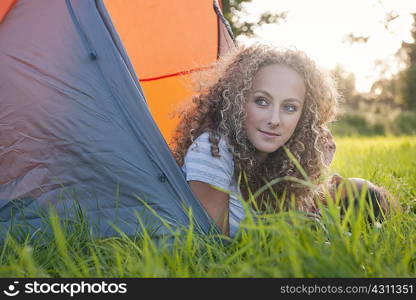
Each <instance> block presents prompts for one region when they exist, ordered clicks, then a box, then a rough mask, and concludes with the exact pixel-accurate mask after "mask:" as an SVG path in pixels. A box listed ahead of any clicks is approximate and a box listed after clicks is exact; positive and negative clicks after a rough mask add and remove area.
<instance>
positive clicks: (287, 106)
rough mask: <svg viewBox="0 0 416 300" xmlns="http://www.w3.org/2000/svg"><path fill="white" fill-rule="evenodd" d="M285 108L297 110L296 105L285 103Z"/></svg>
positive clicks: (289, 110)
mask: <svg viewBox="0 0 416 300" xmlns="http://www.w3.org/2000/svg"><path fill="white" fill-rule="evenodd" d="M284 108H285V110H286V111H288V112H295V111H297V110H298V108H297V107H296V105H285V107H284Z"/></svg>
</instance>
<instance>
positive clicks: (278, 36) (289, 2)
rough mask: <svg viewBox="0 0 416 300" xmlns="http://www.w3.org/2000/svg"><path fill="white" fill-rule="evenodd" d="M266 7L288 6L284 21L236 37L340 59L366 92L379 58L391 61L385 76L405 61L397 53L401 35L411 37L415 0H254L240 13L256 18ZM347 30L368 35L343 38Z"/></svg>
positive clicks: (327, 62)
mask: <svg viewBox="0 0 416 300" xmlns="http://www.w3.org/2000/svg"><path fill="white" fill-rule="evenodd" d="M267 11H269V12H283V11H287V12H288V14H287V18H286V22H283V23H280V24H268V25H263V26H261V27H259V28H257V29H256V30H255V34H256V36H257V37H254V38H250V39H247V38H244V37H242V38H239V41H240V42H242V43H244V44H250V43H252V42H254V41H262V42H265V43H269V44H272V45H275V46H277V47H290V48H296V49H300V50H303V51H305V52H306V53H307V54H308V55H309V56H310V57H312V58H313V59H314V60H315V61H316V62H317V64H318V65H320V66H322V67H324V68H326V69H333V68H334V67H335V66H336V65H340V66H341V67H342V68H343V69H345V70H346V71H348V72H352V73H354V75H355V78H356V89H357V90H358V91H359V92H368V91H369V90H370V88H371V85H372V83H373V82H374V81H375V80H376V79H377V78H379V77H380V69H379V68H378V67H376V62H377V61H378V60H380V61H383V62H385V63H387V64H388V65H389V71H388V72H387V73H385V74H386V75H385V76H386V77H387V78H388V77H389V76H391V75H392V74H394V73H397V72H398V70H400V68H402V67H403V66H401V65H399V64H398V63H397V59H396V58H395V53H396V52H397V50H398V49H399V48H400V46H401V43H402V41H406V42H412V41H413V40H412V37H411V34H410V28H411V26H412V23H413V18H412V16H411V13H412V12H416V0H252V2H251V3H248V4H247V5H246V6H245V12H246V13H244V14H242V16H241V17H242V20H244V21H245V20H247V21H254V20H256V18H258V16H259V15H260V14H261V13H263V12H267ZM389 11H394V12H395V13H397V15H398V17H397V18H396V19H394V20H393V21H392V22H390V25H389V27H388V30H386V28H385V26H384V20H385V17H386V12H389ZM350 33H353V34H354V35H357V36H369V39H368V41H367V43H359V44H350V43H348V42H345V37H346V36H347V35H348V34H350Z"/></svg>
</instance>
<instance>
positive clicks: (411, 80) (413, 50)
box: [402, 13, 416, 110]
mask: <svg viewBox="0 0 416 300" xmlns="http://www.w3.org/2000/svg"><path fill="white" fill-rule="evenodd" d="M412 16H413V19H414V22H413V28H412V31H411V32H412V37H413V43H403V45H402V47H403V48H404V49H405V51H406V53H407V56H408V67H407V69H406V70H405V73H404V78H405V82H404V87H403V90H402V95H403V101H404V103H405V105H406V108H408V109H412V110H416V13H414V14H412Z"/></svg>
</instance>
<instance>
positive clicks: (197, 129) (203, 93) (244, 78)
mask: <svg viewBox="0 0 416 300" xmlns="http://www.w3.org/2000/svg"><path fill="white" fill-rule="evenodd" d="M272 64H278V65H283V66H287V67H289V68H291V69H293V70H294V71H296V72H297V73H298V74H299V75H300V76H301V77H302V78H303V80H304V84H305V87H306V93H305V102H304V107H303V111H302V114H301V117H300V119H299V122H298V124H297V127H296V129H295V131H294V133H293V135H292V137H291V138H290V139H289V140H288V142H287V143H286V144H285V147H286V148H287V150H289V151H290V152H291V153H292V154H293V156H294V157H295V158H296V160H297V161H298V162H299V164H300V166H301V167H302V168H303V170H304V171H305V172H306V173H307V175H308V177H309V180H311V181H313V182H317V180H318V179H319V178H320V176H321V173H322V172H323V171H324V169H325V164H324V159H323V151H324V145H325V143H326V140H325V137H324V136H323V135H322V134H321V133H322V129H323V128H325V126H326V124H327V123H328V122H330V121H332V120H333V119H334V117H335V114H336V109H337V106H338V93H337V90H336V88H335V86H334V82H333V80H332V79H331V78H330V77H329V75H328V74H327V73H325V72H322V71H321V70H320V69H318V68H317V66H316V65H315V63H314V62H313V61H312V60H310V59H309V58H308V57H307V56H306V55H305V54H304V53H303V52H301V51H297V50H282V51H280V50H277V49H275V48H273V47H270V46H266V45H261V44H256V45H253V46H249V47H239V48H237V49H236V50H235V51H234V52H233V53H231V54H230V55H228V56H227V57H224V58H222V59H220V60H219V61H218V62H217V63H216V65H214V67H213V68H212V69H210V70H209V71H206V72H205V73H204V74H202V75H201V74H199V75H198V76H199V78H198V81H199V89H198V91H197V94H196V95H195V96H194V98H193V99H192V100H193V101H192V102H193V105H192V106H191V107H190V108H189V109H187V110H186V111H185V112H183V114H182V115H181V120H180V122H179V125H178V127H177V128H176V131H175V133H174V136H173V138H172V143H171V144H172V146H173V154H174V156H175V158H176V160H177V162H178V164H179V165H183V162H184V156H185V154H186V152H187V150H188V148H189V147H190V145H191V144H192V142H193V141H194V140H195V139H196V138H197V137H198V136H199V135H201V134H202V133H203V132H208V133H209V141H210V143H211V154H212V156H214V157H218V156H220V155H221V154H220V153H219V148H218V143H219V140H220V139H221V138H224V137H225V138H226V140H227V144H228V149H229V151H230V153H231V154H232V155H233V160H234V174H236V178H241V174H244V176H245V178H246V180H240V182H239V185H240V189H241V191H242V194H243V197H244V199H246V200H247V198H248V195H249V194H250V193H251V192H255V191H257V190H258V189H260V188H261V187H262V186H264V185H265V184H266V183H267V182H270V181H272V180H273V179H276V178H282V177H285V176H290V177H294V178H298V179H305V178H304V177H303V176H302V172H301V171H300V170H299V169H298V168H297V167H296V163H294V161H293V159H292V160H291V159H290V157H289V156H288V154H287V153H286V151H285V150H284V149H283V147H280V148H279V149H277V150H276V151H275V152H273V153H271V154H269V155H268V157H267V159H266V160H265V161H264V162H262V163H260V162H259V161H258V160H257V159H256V155H255V154H256V149H255V148H254V146H253V145H252V144H251V142H250V141H249V139H248V137H247V134H246V131H245V118H246V111H245V105H246V99H247V97H248V95H249V92H250V89H251V87H252V82H253V79H254V77H255V76H256V74H257V72H258V71H259V70H260V69H261V68H262V67H264V66H268V65H272ZM244 176H243V177H244ZM286 178H287V177H286ZM313 194H314V189H313V188H311V187H310V186H306V185H299V184H297V183H296V182H294V181H292V180H282V181H280V182H277V183H275V184H273V185H272V186H269V187H268V188H267V189H265V190H264V191H263V192H262V193H260V194H259V195H258V196H257V198H256V199H255V203H256V204H257V207H258V208H260V209H265V208H266V207H272V208H274V209H278V208H279V207H281V205H279V204H281V203H280V202H279V198H280V199H282V197H283V199H284V203H285V207H286V208H287V207H288V205H289V201H290V197H291V195H294V196H295V199H296V202H295V204H296V207H297V208H298V209H301V210H308V211H310V210H313V209H314V206H315V205H314V201H313V198H314V195H313ZM276 195H277V196H278V197H276Z"/></svg>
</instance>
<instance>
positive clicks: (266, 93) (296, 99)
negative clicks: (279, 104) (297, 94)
mask: <svg viewBox="0 0 416 300" xmlns="http://www.w3.org/2000/svg"><path fill="white" fill-rule="evenodd" d="M255 93H262V94H264V95H266V96H267V97H269V98H271V99H274V98H273V96H272V95H271V94H270V93H269V92H267V91H265V90H255V91H254V94H255ZM283 101H285V102H290V101H292V102H298V103H299V104H302V103H303V101H302V100H300V99H298V98H287V99H284V100H283Z"/></svg>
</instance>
